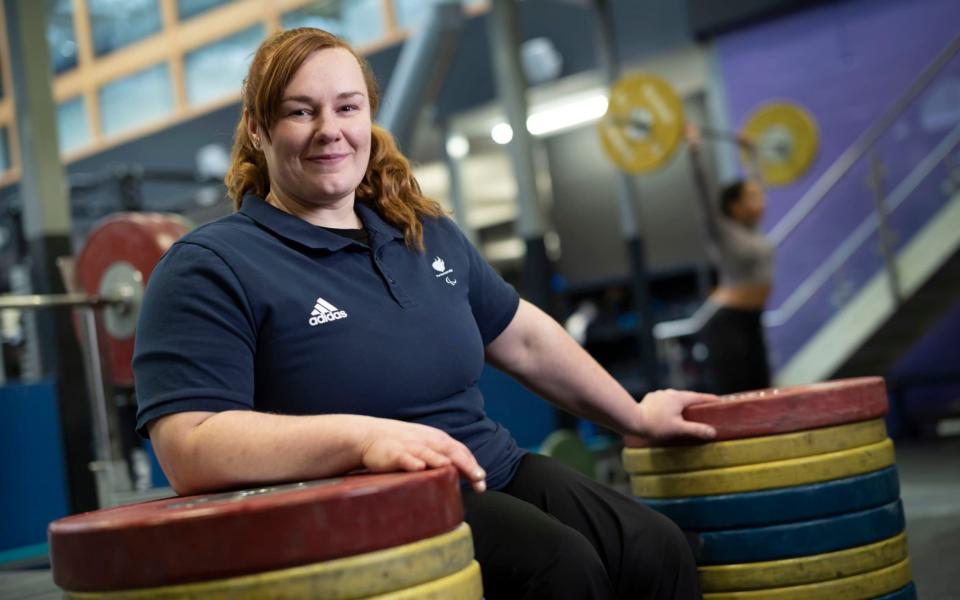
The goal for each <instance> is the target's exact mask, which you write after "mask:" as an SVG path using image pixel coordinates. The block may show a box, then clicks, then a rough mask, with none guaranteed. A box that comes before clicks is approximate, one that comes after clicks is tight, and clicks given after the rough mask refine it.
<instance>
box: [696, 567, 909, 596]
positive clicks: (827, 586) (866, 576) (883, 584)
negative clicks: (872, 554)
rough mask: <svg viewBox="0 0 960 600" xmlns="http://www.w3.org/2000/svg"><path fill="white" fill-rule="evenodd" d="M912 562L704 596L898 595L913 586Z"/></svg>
mask: <svg viewBox="0 0 960 600" xmlns="http://www.w3.org/2000/svg"><path fill="white" fill-rule="evenodd" d="M910 578H911V576H910V559H908V558H907V559H904V560H902V561H900V562H898V563H896V564H894V565H891V566H889V567H884V568H883V569H877V570H876V571H870V572H868V573H861V574H859V575H854V576H853V577H843V578H840V579H833V580H831V581H820V582H818V583H808V584H806V585H794V586H789V587H778V588H768V589H765V590H749V591H738V592H718V593H714V594H704V595H703V600H863V599H864V598H876V597H877V596H883V595H884V594H888V593H890V592H893V591H896V590H898V589H900V588H902V587H903V586H905V585H907V584H908V583H910Z"/></svg>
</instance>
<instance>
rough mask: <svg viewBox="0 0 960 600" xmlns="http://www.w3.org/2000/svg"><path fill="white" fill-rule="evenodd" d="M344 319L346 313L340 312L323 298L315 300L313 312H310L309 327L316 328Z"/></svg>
mask: <svg viewBox="0 0 960 600" xmlns="http://www.w3.org/2000/svg"><path fill="white" fill-rule="evenodd" d="M346 318H347V311H345V310H340V309H339V308H337V307H336V306H334V305H332V304H330V303H329V302H327V301H326V300H324V299H323V298H317V301H316V304H315V305H314V307H313V310H312V311H310V320H309V323H310V326H311V327H316V326H317V325H323V324H324V323H329V322H330V321H336V320H338V319H346Z"/></svg>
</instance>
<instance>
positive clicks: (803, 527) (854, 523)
mask: <svg viewBox="0 0 960 600" xmlns="http://www.w3.org/2000/svg"><path fill="white" fill-rule="evenodd" d="M903 528H904V521H903V506H902V505H901V504H900V501H899V500H895V501H893V502H890V503H888V504H884V505H883V506H879V507H877V508H871V509H867V510H862V511H859V512H853V513H848V514H844V515H838V516H835V517H828V518H826V519H814V520H811V521H797V522H795V523H785V524H782V525H771V526H768V527H750V528H747V529H728V530H726V531H708V532H705V533H703V534H701V536H700V537H701V539H702V541H703V547H702V550H701V553H700V557H699V561H698V562H699V564H701V565H726V564H732V563H746V562H759V561H762V560H779V559H781V558H793V557H795V556H808V555H810V554H823V553H824V552H833V551H834V550H843V549H845V548H853V547H854V546H865V545H866V544H871V543H873V542H878V541H880V540H883V539H886V538H889V537H893V536H895V535H897V534H898V533H900V532H901V531H903Z"/></svg>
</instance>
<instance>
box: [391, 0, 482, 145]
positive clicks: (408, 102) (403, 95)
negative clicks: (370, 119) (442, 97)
mask: <svg viewBox="0 0 960 600" xmlns="http://www.w3.org/2000/svg"><path fill="white" fill-rule="evenodd" d="M463 20H464V17H463V7H462V5H461V4H460V2H459V0H433V2H432V3H431V6H430V7H429V9H428V10H427V15H426V17H425V18H424V20H423V23H422V24H421V26H420V28H419V29H418V30H417V31H416V33H414V34H413V35H412V36H410V37H409V38H408V39H407V41H406V42H405V43H404V45H403V50H402V51H401V52H400V57H399V58H398V59H397V66H396V67H395V68H394V69H393V75H392V76H391V79H390V86H389V87H388V88H387V90H386V93H385V94H384V96H383V103H382V104H381V106H380V114H379V115H378V117H377V121H379V123H380V124H381V125H383V127H384V128H386V129H387V130H388V131H390V133H392V134H393V137H394V139H396V140H397V145H399V146H400V148H401V149H404V148H407V147H408V146H409V145H410V142H411V141H412V140H413V133H414V127H415V126H416V123H417V117H418V116H419V115H420V111H421V110H422V108H423V107H424V106H426V105H429V104H432V103H433V101H434V99H435V98H436V96H437V94H438V93H439V91H440V84H441V83H442V82H443V76H444V74H445V73H446V71H447V67H448V66H449V64H450V61H451V60H452V59H453V51H454V50H455V48H456V42H457V37H458V36H459V34H460V30H461V29H463Z"/></svg>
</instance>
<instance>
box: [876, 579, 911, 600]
mask: <svg viewBox="0 0 960 600" xmlns="http://www.w3.org/2000/svg"><path fill="white" fill-rule="evenodd" d="M873 600H917V588H916V587H914V585H913V582H912V581H911V582H910V583H908V584H907V585H905V586H903V587H902V588H900V589H899V590H897V591H895V592H890V593H889V594H885V595H883V596H877V597H876V598H874V599H873Z"/></svg>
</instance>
